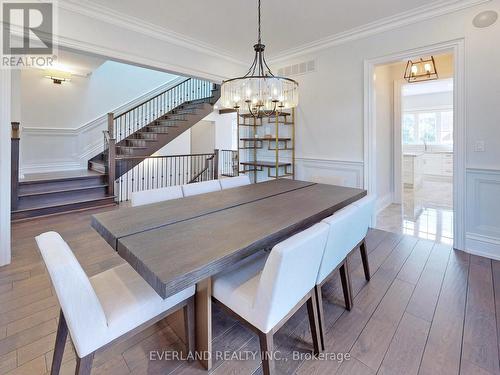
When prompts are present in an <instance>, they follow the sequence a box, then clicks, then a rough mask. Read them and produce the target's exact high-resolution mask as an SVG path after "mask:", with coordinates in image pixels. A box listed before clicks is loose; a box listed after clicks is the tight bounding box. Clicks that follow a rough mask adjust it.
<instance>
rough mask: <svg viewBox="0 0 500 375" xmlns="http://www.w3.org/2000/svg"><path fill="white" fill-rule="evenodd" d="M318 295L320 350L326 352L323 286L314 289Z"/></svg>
mask: <svg viewBox="0 0 500 375" xmlns="http://www.w3.org/2000/svg"><path fill="white" fill-rule="evenodd" d="M314 293H315V294H316V305H317V306H318V307H317V309H318V325H319V338H320V340H319V344H320V345H321V346H320V350H321V351H324V350H325V310H324V309H323V296H322V295H321V285H316V287H315V288H314Z"/></svg>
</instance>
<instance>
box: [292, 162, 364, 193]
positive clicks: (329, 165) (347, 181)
mask: <svg viewBox="0 0 500 375" xmlns="http://www.w3.org/2000/svg"><path fill="white" fill-rule="evenodd" d="M296 167H297V171H296V178H297V179H298V180H304V181H314V180H318V179H319V180H323V179H325V180H328V179H329V178H334V179H339V180H341V181H342V182H343V183H342V185H344V186H349V187H355V188H362V187H363V162H355V161H341V160H326V159H312V158H296Z"/></svg>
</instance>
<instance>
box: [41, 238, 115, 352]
mask: <svg viewBox="0 0 500 375" xmlns="http://www.w3.org/2000/svg"><path fill="white" fill-rule="evenodd" d="M36 242H37V244H38V247H39V248H40V252H41V254H42V257H43V260H44V261H45V265H46V266H47V270H48V272H49V275H50V278H51V280H52V284H53V286H54V289H55V291H56V294H57V298H58V300H59V303H60V305H61V309H62V311H63V314H64V316H65V317H66V322H67V324H68V329H69V331H70V333H71V337H72V338H73V343H74V345H75V347H76V350H77V352H78V353H79V354H80V355H85V354H87V353H85V350H86V348H89V347H92V346H93V344H92V342H93V340H97V341H100V338H101V337H102V336H103V335H105V332H106V328H107V320H106V316H105V314H104V311H103V309H102V306H101V303H100V302H99V299H98V298H97V295H96V293H95V291H94V289H93V288H92V285H91V283H90V280H89V278H88V277H87V275H86V274H85V272H84V271H83V269H82V267H81V266H80V263H78V260H77V259H76V258H75V256H74V254H73V252H72V251H71V249H70V248H69V246H68V244H67V243H66V242H65V241H64V240H63V239H62V238H61V236H60V235H59V234H58V233H56V232H47V233H44V234H41V235H39V236H38V237H36Z"/></svg>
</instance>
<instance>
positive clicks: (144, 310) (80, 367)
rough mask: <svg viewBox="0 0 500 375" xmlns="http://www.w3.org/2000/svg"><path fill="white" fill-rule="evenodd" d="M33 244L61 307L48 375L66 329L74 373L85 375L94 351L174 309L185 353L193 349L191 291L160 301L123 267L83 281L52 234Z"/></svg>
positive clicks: (76, 265)
mask: <svg viewBox="0 0 500 375" xmlns="http://www.w3.org/2000/svg"><path fill="white" fill-rule="evenodd" d="M36 242H37V244H38V247H39V249H40V252H41V254H42V257H43V260H44V261H45V265H46V266H47V270H48V272H49V275H50V278H51V280H52V284H53V286H54V289H55V291H56V294H57V298H58V300H59V304H60V306H61V312H60V316H59V326H58V329H57V335H56V343H55V348H54V356H53V360H52V369H51V374H52V375H56V374H58V373H59V370H60V367H61V361H62V357H63V353H64V346H65V343H66V337H67V335H68V330H69V333H70V337H71V340H72V342H73V344H74V347H75V351H76V354H77V360H76V371H75V374H78V375H88V374H90V372H91V369H92V361H93V358H94V353H95V352H96V351H97V350H99V349H101V348H103V347H105V346H107V345H109V344H111V343H112V342H113V341H114V340H116V339H117V338H119V337H121V336H123V335H125V334H127V333H129V332H132V331H134V333H136V332H137V331H138V330H140V329H144V328H145V327H146V326H149V325H152V324H154V323H156V322H157V321H159V320H160V319H162V318H164V317H165V316H167V315H169V314H171V313H173V312H175V311H177V310H179V309H183V310H184V315H185V317H186V322H187V324H186V341H187V350H188V351H189V352H191V351H193V350H194V297H193V295H194V292H195V287H194V286H192V287H189V288H186V289H184V290H183V291H181V292H179V293H176V294H174V295H173V296H171V297H168V298H166V299H163V298H161V297H160V296H159V295H158V294H157V293H156V292H155V291H154V289H153V288H152V287H150V286H149V284H148V283H147V282H146V281H145V280H144V279H143V278H142V277H141V276H140V275H139V274H138V273H137V272H136V271H135V270H134V269H133V268H132V267H131V266H130V265H129V264H128V263H126V264H123V265H120V266H118V267H114V268H112V269H110V270H107V271H104V272H102V273H99V274H97V275H95V276H92V277H91V278H88V277H87V275H86V274H85V272H84V271H83V269H82V267H81V266H80V264H79V263H78V260H77V259H76V258H75V256H74V254H73V252H72V251H71V249H70V248H69V246H68V244H67V243H66V242H64V240H63V239H62V238H61V236H60V235H59V234H58V233H55V232H47V233H43V234H41V235H39V236H38V237H36Z"/></svg>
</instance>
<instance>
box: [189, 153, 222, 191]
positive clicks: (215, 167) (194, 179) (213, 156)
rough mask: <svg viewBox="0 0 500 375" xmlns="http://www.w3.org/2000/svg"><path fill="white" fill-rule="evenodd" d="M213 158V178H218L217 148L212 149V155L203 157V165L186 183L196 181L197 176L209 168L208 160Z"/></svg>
mask: <svg viewBox="0 0 500 375" xmlns="http://www.w3.org/2000/svg"><path fill="white" fill-rule="evenodd" d="M212 160H213V168H214V180H218V179H219V150H217V149H216V150H214V153H213V155H212V156H210V157H208V158H206V159H205V167H204V168H203V169H202V170H201V171H200V172H198V173H197V174H196V176H194V177H193V178H192V179H191V180H190V181H189V182H188V184H193V183H195V182H198V181H197V180H198V178H200V176H202V175H203V173H205V172H206V171H207V170H208V169H209V168H210V161H212Z"/></svg>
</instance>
